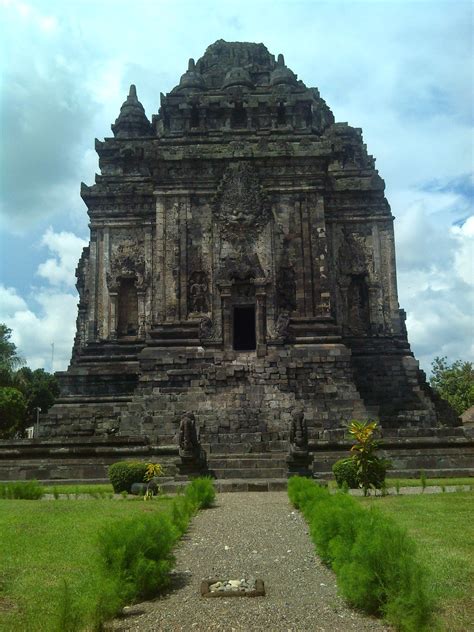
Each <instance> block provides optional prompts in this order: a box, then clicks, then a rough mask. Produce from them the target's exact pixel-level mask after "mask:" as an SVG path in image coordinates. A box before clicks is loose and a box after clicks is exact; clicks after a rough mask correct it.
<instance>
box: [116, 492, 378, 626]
mask: <svg viewBox="0 0 474 632" xmlns="http://www.w3.org/2000/svg"><path fill="white" fill-rule="evenodd" d="M173 574H174V580H173V583H174V586H173V589H172V590H171V591H170V592H169V593H168V594H166V595H163V596H162V597H160V598H159V599H157V600H155V601H152V602H146V603H142V604H137V605H135V606H131V607H129V608H126V615H125V616H124V617H123V618H122V619H119V620H116V621H115V622H114V624H113V629H114V630H121V631H125V630H134V631H137V632H152V631H153V632H168V631H170V632H175V631H176V632H178V631H182V632H184V631H186V632H190V631H191V632H192V631H193V630H195V631H197V632H215V631H222V632H224V631H225V632H233V631H243V630H245V631H246V632H247V631H254V630H255V631H259V632H262V631H265V632H267V631H268V632H280V631H282V632H306V631H308V632H309V631H311V632H313V631H314V632H347V631H350V630H354V631H357V632H364V631H366V630H370V631H383V630H385V631H388V630H390V628H388V627H386V626H384V625H383V624H382V623H381V622H380V621H378V620H376V619H372V618H370V617H367V616H364V615H361V614H359V613H357V612H355V611H353V610H351V609H349V608H348V607H347V606H346V605H345V604H344V602H343V601H342V599H341V598H340V597H338V596H337V589H336V581H335V576H334V574H333V573H332V572H331V571H330V570H328V569H327V568H326V567H325V566H323V565H322V564H321V562H320V561H319V559H318V558H317V557H316V555H315V553H314V548H313V545H312V543H311V541H310V538H309V536H308V529H307V526H306V524H305V522H304V520H303V518H302V517H301V516H300V514H299V513H298V512H297V511H294V510H293V508H292V507H291V506H290V504H289V502H288V497H287V494H286V493H285V492H265V493H232V494H219V495H218V496H217V501H216V506H215V507H214V508H212V509H208V510H205V511H201V512H199V514H198V515H197V516H196V517H195V518H194V520H193V523H192V526H191V529H190V531H189V532H188V534H187V535H186V536H185V538H184V539H183V540H182V541H181V543H180V544H179V546H178V548H177V550H176V567H175V570H174V572H173ZM208 577H218V578H223V579H241V578H246V579H247V578H250V577H258V578H261V579H263V580H264V582H265V589H266V596H265V597H255V598H250V597H234V598H225V597H218V598H211V599H209V598H203V597H201V596H200V585H201V580H202V579H206V578H208Z"/></svg>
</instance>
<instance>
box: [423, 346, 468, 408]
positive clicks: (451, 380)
mask: <svg viewBox="0 0 474 632" xmlns="http://www.w3.org/2000/svg"><path fill="white" fill-rule="evenodd" d="M430 384H431V387H432V388H433V389H434V390H435V391H436V392H437V393H438V395H439V396H440V397H441V398H442V399H445V400H446V401H447V402H449V404H451V406H452V407H453V408H454V410H455V411H456V412H457V413H458V415H461V414H462V413H463V412H464V411H465V410H467V409H468V408H470V407H471V406H473V405H474V368H473V366H472V362H463V361H462V360H456V361H455V362H453V363H452V364H448V361H447V358H446V357H443V358H440V357H436V358H435V359H434V360H433V362H432V364H431V377H430Z"/></svg>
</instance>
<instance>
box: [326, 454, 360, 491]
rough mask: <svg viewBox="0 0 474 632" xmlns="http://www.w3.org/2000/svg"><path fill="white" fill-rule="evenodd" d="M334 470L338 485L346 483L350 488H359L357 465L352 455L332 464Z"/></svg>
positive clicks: (341, 485)
mask: <svg viewBox="0 0 474 632" xmlns="http://www.w3.org/2000/svg"><path fill="white" fill-rule="evenodd" d="M332 471H333V474H334V477H335V479H336V483H337V486H338V487H343V485H344V484H345V485H347V487H348V488H349V489H357V488H358V487H359V482H358V480H357V465H356V462H355V461H354V459H352V458H351V457H347V458H346V459H339V461H336V462H335V463H334V465H333V466H332Z"/></svg>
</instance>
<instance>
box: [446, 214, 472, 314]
mask: <svg viewBox="0 0 474 632" xmlns="http://www.w3.org/2000/svg"><path fill="white" fill-rule="evenodd" d="M451 234H452V235H453V236H454V238H455V240H456V242H457V245H458V248H457V250H456V252H455V253H454V267H455V270H456V272H457V274H458V275H459V276H460V277H461V279H462V280H463V281H464V282H465V283H467V284H469V285H472V286H474V215H471V217H468V218H467V220H466V221H465V222H464V224H462V226H452V227H451ZM471 316H472V317H473V318H474V314H471Z"/></svg>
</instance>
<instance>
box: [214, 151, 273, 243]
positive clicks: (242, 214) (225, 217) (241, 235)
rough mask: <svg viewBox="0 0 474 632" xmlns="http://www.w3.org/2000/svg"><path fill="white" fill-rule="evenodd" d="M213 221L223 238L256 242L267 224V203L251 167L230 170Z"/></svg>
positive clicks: (242, 164)
mask: <svg viewBox="0 0 474 632" xmlns="http://www.w3.org/2000/svg"><path fill="white" fill-rule="evenodd" d="M214 217H215V219H216V221H217V222H218V224H219V228H220V230H221V233H222V235H223V236H224V237H225V238H226V239H228V240H231V241H234V240H236V241H248V240H249V239H250V240H251V239H255V237H256V236H257V235H258V234H259V233H260V231H261V230H262V229H263V227H264V226H265V225H266V224H267V223H268V221H269V220H270V211H269V207H268V202H267V199H266V196H265V193H264V192H263V189H262V187H261V185H260V181H259V179H258V176H257V175H256V173H255V167H254V166H252V165H251V164H250V163H248V162H236V163H231V164H230V165H229V166H228V168H227V170H226V171H225V173H224V176H223V178H222V182H221V184H220V186H219V188H218V191H217V194H216V198H215V204H214Z"/></svg>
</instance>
